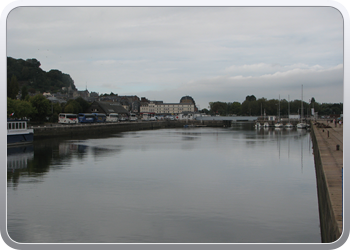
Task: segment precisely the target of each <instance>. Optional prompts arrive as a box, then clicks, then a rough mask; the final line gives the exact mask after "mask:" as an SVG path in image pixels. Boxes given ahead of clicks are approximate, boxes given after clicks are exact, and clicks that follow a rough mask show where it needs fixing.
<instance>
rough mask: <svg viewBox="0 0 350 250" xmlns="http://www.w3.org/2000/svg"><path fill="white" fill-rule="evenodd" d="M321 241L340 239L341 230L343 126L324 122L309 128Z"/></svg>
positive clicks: (328, 241) (329, 241)
mask: <svg viewBox="0 0 350 250" xmlns="http://www.w3.org/2000/svg"><path fill="white" fill-rule="evenodd" d="M311 131H312V133H311V136H312V141H313V152H314V158H315V169H316V179H317V195H318V203H319V214H320V226H321V238H322V242H324V243H331V242H334V241H336V240H338V239H339V237H340V236H341V234H342V231H343V127H342V126H339V124H337V126H335V124H334V123H327V121H323V122H319V123H314V124H312V125H311Z"/></svg>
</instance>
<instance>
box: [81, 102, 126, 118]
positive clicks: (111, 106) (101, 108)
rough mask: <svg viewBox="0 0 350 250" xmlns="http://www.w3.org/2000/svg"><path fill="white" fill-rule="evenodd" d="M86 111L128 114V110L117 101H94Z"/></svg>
mask: <svg viewBox="0 0 350 250" xmlns="http://www.w3.org/2000/svg"><path fill="white" fill-rule="evenodd" d="M85 113H103V114H106V115H109V114H111V113H118V114H124V115H128V113H129V112H128V111H127V110H126V109H125V108H123V106H122V105H121V104H120V103H117V102H100V101H94V102H93V103H92V104H91V105H90V107H89V108H87V109H86V110H85Z"/></svg>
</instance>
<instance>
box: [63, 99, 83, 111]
mask: <svg viewBox="0 0 350 250" xmlns="http://www.w3.org/2000/svg"><path fill="white" fill-rule="evenodd" d="M64 112H65V113H73V114H78V113H81V112H84V111H83V109H82V107H81V106H80V104H79V102H77V101H76V100H74V99H71V100H69V101H68V102H67V103H66V105H65V107H64Z"/></svg>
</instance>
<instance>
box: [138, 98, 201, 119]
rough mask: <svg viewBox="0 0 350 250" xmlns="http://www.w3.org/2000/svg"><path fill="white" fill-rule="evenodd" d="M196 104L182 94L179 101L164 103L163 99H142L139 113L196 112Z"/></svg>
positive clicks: (175, 113) (176, 113)
mask: <svg viewBox="0 0 350 250" xmlns="http://www.w3.org/2000/svg"><path fill="white" fill-rule="evenodd" d="M196 111H197V108H196V104H195V102H194V100H193V98H192V97H190V96H184V97H182V98H181V100H180V102H179V103H164V102H163V101H142V100H141V105H140V113H151V114H152V113H153V114H162V115H165V114H172V115H178V114H181V113H189V112H190V113H193V112H196Z"/></svg>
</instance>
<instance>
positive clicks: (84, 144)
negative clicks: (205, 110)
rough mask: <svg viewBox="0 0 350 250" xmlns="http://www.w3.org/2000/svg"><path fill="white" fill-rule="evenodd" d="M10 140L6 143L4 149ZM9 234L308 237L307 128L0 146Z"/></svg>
mask: <svg viewBox="0 0 350 250" xmlns="http://www.w3.org/2000/svg"><path fill="white" fill-rule="evenodd" d="M16 150H17V151H16ZM7 180H8V184H7V190H8V191H7V193H8V196H7V207H8V211H7V228H8V234H9V236H10V237H11V238H12V239H13V240H14V241H16V242H21V243H37V242H39V243H92V242H93V243H101V242H103V243H163V242H166V243H242V242H243V243H275V242H283V243H305V242H307V243H318V242H320V241H321V239H320V228H319V217H318V203H317V190H316V180H315V169H314V162H313V154H312V143H311V140H310V136H309V133H307V132H306V131H304V130H302V131H300V130H295V129H294V130H285V129H281V130H278V129H267V130H264V129H261V130H255V129H254V128H252V125H251V124H238V125H236V126H235V127H233V128H226V129H225V128H189V129H182V128H180V129H164V130H148V131H137V132H125V133H119V134H114V135H110V136H109V137H104V138H92V139H91V138H90V139H84V138H79V139H76V140H63V139H62V140H56V141H55V140H45V141H44V140H42V141H36V142H35V144H34V145H33V146H29V147H25V148H17V149H13V148H12V149H8V178H7Z"/></svg>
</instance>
